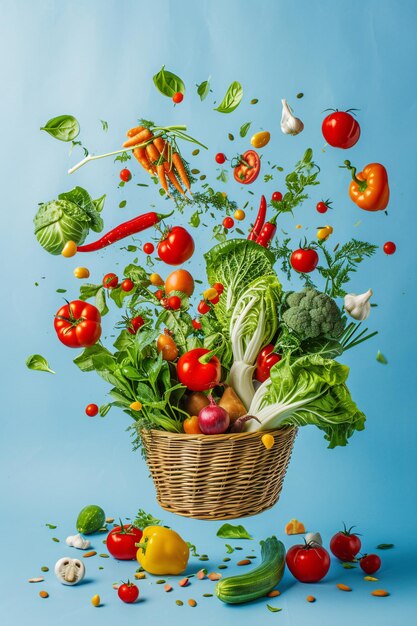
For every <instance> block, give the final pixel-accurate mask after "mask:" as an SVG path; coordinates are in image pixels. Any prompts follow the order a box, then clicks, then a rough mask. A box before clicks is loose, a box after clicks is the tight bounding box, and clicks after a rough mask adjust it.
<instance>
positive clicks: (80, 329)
mask: <svg viewBox="0 0 417 626" xmlns="http://www.w3.org/2000/svg"><path fill="white" fill-rule="evenodd" d="M100 322H101V315H100V312H99V310H98V309H97V308H96V307H95V306H93V305H92V304H88V302H83V301H82V300H73V301H72V302H69V303H67V304H65V305H64V306H63V307H61V308H60V309H59V310H58V311H57V313H56V315H55V321H54V328H55V331H56V334H57V335H58V339H59V340H60V342H61V343H63V344H64V345H65V346H67V347H68V348H88V347H90V346H93V345H94V344H95V343H97V341H98V340H99V339H100V336H101V324H100Z"/></svg>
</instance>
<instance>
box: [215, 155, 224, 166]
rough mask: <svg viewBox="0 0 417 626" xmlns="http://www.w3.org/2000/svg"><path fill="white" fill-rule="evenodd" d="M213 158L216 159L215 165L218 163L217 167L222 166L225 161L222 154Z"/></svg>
mask: <svg viewBox="0 0 417 626" xmlns="http://www.w3.org/2000/svg"><path fill="white" fill-rule="evenodd" d="M214 158H215V159H216V163H218V164H219V165H223V163H224V162H225V161H226V155H225V154H223V152H218V153H217V154H216V156H215V157H214Z"/></svg>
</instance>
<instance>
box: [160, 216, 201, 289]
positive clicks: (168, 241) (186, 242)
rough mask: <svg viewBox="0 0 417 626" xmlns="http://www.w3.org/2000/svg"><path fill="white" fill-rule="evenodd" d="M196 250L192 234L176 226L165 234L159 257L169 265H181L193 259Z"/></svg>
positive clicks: (161, 241)
mask: <svg viewBox="0 0 417 626" xmlns="http://www.w3.org/2000/svg"><path fill="white" fill-rule="evenodd" d="M165 217H167V216H165ZM194 249H195V244H194V239H193V238H192V237H191V235H190V233H189V232H188V231H187V230H186V229H185V228H183V227H182V226H174V227H172V228H170V229H168V231H167V232H166V233H164V235H163V236H162V239H161V240H160V242H159V243H158V256H159V258H160V259H161V260H162V261H164V263H167V264H168V265H181V263H185V261H188V259H190V258H191V257H192V255H193V254H194ZM167 293H168V292H167Z"/></svg>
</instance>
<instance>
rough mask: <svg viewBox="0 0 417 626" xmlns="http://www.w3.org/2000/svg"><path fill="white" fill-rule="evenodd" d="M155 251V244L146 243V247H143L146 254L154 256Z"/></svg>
mask: <svg viewBox="0 0 417 626" xmlns="http://www.w3.org/2000/svg"><path fill="white" fill-rule="evenodd" d="M154 250H155V246H154V245H153V243H150V242H148V243H145V245H144V246H143V251H144V253H145V254H152V252H154Z"/></svg>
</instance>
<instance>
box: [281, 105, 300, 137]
mask: <svg viewBox="0 0 417 626" xmlns="http://www.w3.org/2000/svg"><path fill="white" fill-rule="evenodd" d="M281 102H282V116H281V130H282V132H283V133H284V134H285V135H298V133H301V131H302V130H303V129H304V124H303V123H302V121H301V120H300V119H298V117H295V116H294V115H293V114H292V111H291V107H290V106H289V104H288V102H287V101H286V100H285V99H283V100H281Z"/></svg>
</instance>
